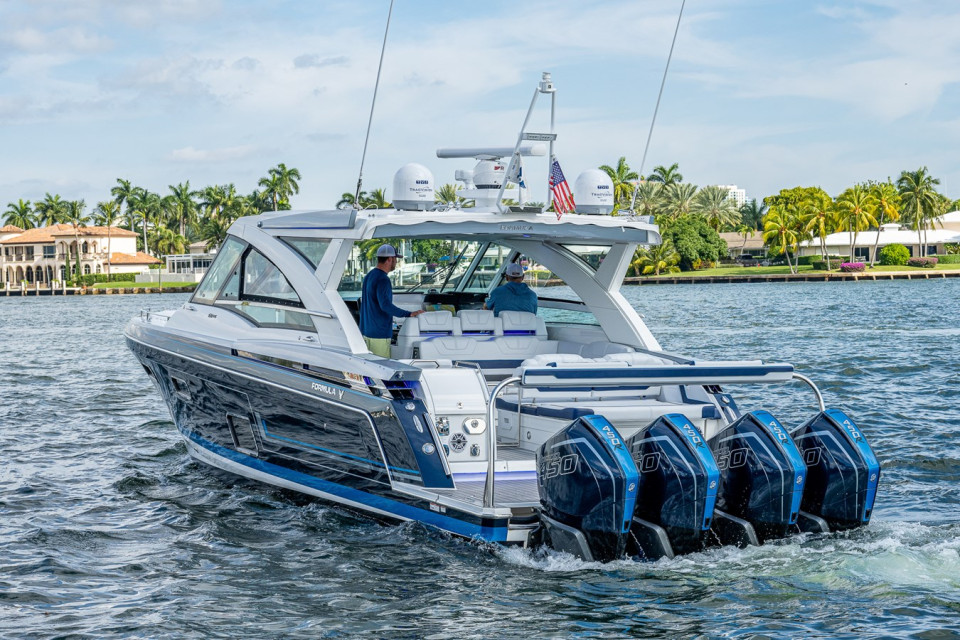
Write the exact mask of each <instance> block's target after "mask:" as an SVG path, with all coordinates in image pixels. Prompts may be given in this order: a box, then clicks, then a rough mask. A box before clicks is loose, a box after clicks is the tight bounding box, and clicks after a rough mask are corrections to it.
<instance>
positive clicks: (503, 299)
mask: <svg viewBox="0 0 960 640" xmlns="http://www.w3.org/2000/svg"><path fill="white" fill-rule="evenodd" d="M486 305H487V309H492V310H493V314H494V315H496V316H499V315H500V312H501V311H526V312H528V313H536V312H537V294H536V293H535V292H534V290H533V289H531V288H530V287H528V286H527V285H526V283H525V282H506V283H504V284H502V285H500V286H499V287H497V288H496V289H494V290H493V291H491V292H490V297H489V298H487V301H486Z"/></svg>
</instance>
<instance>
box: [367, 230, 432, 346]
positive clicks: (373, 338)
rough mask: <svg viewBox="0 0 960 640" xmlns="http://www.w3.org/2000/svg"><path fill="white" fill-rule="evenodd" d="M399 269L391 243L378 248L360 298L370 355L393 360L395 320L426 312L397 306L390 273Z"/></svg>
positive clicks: (395, 252)
mask: <svg viewBox="0 0 960 640" xmlns="http://www.w3.org/2000/svg"><path fill="white" fill-rule="evenodd" d="M396 268H397V250H396V249H394V248H393V247H392V246H390V245H389V244H384V245H381V246H380V248H379V249H377V266H376V267H374V268H373V269H371V270H370V273H368V274H367V275H366V276H364V278H363V292H362V294H361V296H362V297H361V298H360V333H362V334H363V340H364V342H366V343H367V348H368V349H370V352H371V353H373V354H375V355H378V356H381V357H383V358H389V357H390V340H391V338H393V318H394V317H397V318H410V317H413V318H415V317H417V316H418V315H420V314H421V313H423V311H407V310H406V309H401V308H400V307H398V306H396V305H395V304H393V285H392V284H391V283H390V278H388V277H387V274H388V273H390V272H391V271H393V270H394V269H396Z"/></svg>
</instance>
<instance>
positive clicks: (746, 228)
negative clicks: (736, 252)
mask: <svg viewBox="0 0 960 640" xmlns="http://www.w3.org/2000/svg"><path fill="white" fill-rule="evenodd" d="M754 231H756V229H754V228H753V227H751V226H750V225H748V224H744V223H743V222H741V223H740V224H738V225H737V234H738V235H739V236H740V237H741V238H743V243H742V244H741V245H740V255H743V252H744V250H745V249H746V248H747V240H748V239H749V238H752V237H753V233H754Z"/></svg>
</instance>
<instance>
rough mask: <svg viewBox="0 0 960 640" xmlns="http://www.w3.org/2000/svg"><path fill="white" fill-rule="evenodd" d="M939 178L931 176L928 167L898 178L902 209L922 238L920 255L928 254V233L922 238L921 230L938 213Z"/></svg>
mask: <svg viewBox="0 0 960 640" xmlns="http://www.w3.org/2000/svg"><path fill="white" fill-rule="evenodd" d="M938 184H940V180H939V179H938V178H934V177H933V176H931V175H930V174H929V173H928V171H927V168H926V167H920V168H919V169H917V170H916V171H904V172H902V173H901V174H900V177H899V178H897V190H898V191H899V192H900V202H901V211H902V213H903V217H904V218H906V219H907V220H908V221H909V222H910V224H911V225H912V226H913V228H914V230H915V231H916V232H917V238H918V239H920V255H921V256H925V255H926V254H927V251H926V249H927V241H926V233H924V237H923V238H920V231H921V230H923V231H924V232H925V231H926V228H927V222H928V221H929V220H931V219H932V218H934V217H936V214H937V195H938V194H937V190H936V188H935V187H936V185H938Z"/></svg>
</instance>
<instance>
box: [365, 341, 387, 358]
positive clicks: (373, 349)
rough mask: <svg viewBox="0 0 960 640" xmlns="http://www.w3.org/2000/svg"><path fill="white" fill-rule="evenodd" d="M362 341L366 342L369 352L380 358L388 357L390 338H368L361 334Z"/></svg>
mask: <svg viewBox="0 0 960 640" xmlns="http://www.w3.org/2000/svg"><path fill="white" fill-rule="evenodd" d="M363 341H364V342H366V343H367V349H370V353H372V354H373V355H375V356H380V357H381V358H389V357H390V338H368V337H367V336H363Z"/></svg>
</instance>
